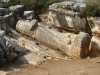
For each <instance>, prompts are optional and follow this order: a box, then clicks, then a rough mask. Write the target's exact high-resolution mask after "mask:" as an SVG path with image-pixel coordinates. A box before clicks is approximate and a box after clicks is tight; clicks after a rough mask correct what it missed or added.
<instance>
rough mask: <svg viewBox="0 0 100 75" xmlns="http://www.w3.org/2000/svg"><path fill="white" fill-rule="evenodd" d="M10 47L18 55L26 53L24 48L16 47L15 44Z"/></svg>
mask: <svg viewBox="0 0 100 75" xmlns="http://www.w3.org/2000/svg"><path fill="white" fill-rule="evenodd" d="M11 47H12V48H14V51H16V52H18V53H20V54H23V53H26V51H27V50H26V49H25V48H23V47H21V46H20V45H18V44H16V43H13V44H12V45H11Z"/></svg>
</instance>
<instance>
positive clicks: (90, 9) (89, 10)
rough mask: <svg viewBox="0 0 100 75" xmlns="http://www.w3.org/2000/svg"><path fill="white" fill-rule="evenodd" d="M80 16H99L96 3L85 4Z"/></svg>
mask: <svg viewBox="0 0 100 75" xmlns="http://www.w3.org/2000/svg"><path fill="white" fill-rule="evenodd" d="M81 16H85V17H86V16H100V8H99V7H98V5H87V6H86V8H85V9H84V11H82V12H81Z"/></svg>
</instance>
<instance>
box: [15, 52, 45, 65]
mask: <svg viewBox="0 0 100 75" xmlns="http://www.w3.org/2000/svg"><path fill="white" fill-rule="evenodd" d="M44 61H46V59H45V58H44V57H42V56H40V55H37V54H34V53H29V54H27V55H24V56H23V57H21V58H19V59H18V61H17V62H20V63H24V64H32V65H39V64H41V63H42V62H44Z"/></svg>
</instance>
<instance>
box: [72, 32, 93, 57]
mask: <svg viewBox="0 0 100 75" xmlns="http://www.w3.org/2000/svg"><path fill="white" fill-rule="evenodd" d="M90 42H91V37H90V36H89V34H87V33H84V32H80V33H79V34H78V35H77V37H76V38H75V40H74V42H73V44H72V47H71V49H70V56H72V57H73V58H75V57H76V58H80V57H85V56H87V55H88V53H89V46H90Z"/></svg>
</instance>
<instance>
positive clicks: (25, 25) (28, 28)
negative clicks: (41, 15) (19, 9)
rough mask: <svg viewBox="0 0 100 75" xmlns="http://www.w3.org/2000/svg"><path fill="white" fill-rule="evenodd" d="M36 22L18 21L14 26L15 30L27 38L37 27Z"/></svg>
mask: <svg viewBox="0 0 100 75" xmlns="http://www.w3.org/2000/svg"><path fill="white" fill-rule="evenodd" d="M37 23H38V22H37V20H35V19H33V20H32V21H29V20H25V21H24V20H19V21H18V22H17V25H16V30H17V31H19V32H21V33H23V34H26V35H28V36H32V35H33V31H34V29H35V27H36V26H37Z"/></svg>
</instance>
